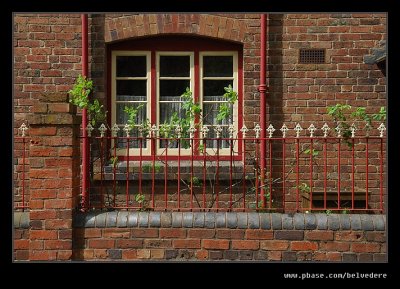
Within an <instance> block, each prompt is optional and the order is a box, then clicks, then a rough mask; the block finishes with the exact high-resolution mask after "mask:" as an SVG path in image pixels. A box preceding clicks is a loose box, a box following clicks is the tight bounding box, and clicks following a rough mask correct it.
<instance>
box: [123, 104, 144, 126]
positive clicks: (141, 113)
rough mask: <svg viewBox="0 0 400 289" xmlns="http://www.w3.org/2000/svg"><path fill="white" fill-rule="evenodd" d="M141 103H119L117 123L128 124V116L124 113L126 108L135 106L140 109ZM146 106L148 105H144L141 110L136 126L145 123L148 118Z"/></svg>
mask: <svg viewBox="0 0 400 289" xmlns="http://www.w3.org/2000/svg"><path fill="white" fill-rule="evenodd" d="M139 105H140V103H117V123H118V124H126V123H128V114H127V113H126V112H124V109H125V106H133V107H138V106H139ZM146 106H147V104H146V103H144V106H143V107H142V108H141V109H139V111H138V113H137V116H136V124H141V123H144V121H145V120H146V118H147V115H146Z"/></svg>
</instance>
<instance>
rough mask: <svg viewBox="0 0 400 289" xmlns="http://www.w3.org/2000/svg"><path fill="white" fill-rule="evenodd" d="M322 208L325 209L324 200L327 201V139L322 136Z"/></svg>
mask: <svg viewBox="0 0 400 289" xmlns="http://www.w3.org/2000/svg"><path fill="white" fill-rule="evenodd" d="M323 150H324V210H326V202H327V192H326V190H327V186H328V184H327V182H328V181H327V179H328V156H327V139H326V138H324V147H323Z"/></svg>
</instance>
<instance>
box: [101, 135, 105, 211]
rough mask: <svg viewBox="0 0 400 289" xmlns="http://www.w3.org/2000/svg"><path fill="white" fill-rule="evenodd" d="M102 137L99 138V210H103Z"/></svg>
mask: <svg viewBox="0 0 400 289" xmlns="http://www.w3.org/2000/svg"><path fill="white" fill-rule="evenodd" d="M103 150H104V137H101V138H100V208H101V209H103V208H104V184H103V179H104V166H103V165H104V160H103V158H104V152H103Z"/></svg>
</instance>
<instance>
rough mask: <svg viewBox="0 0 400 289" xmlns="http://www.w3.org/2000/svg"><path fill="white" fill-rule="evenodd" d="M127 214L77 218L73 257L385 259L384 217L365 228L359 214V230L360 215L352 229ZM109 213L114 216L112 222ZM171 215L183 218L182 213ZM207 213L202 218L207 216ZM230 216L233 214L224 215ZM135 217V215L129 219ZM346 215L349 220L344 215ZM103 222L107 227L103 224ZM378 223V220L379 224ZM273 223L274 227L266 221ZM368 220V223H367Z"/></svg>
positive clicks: (289, 220)
mask: <svg viewBox="0 0 400 289" xmlns="http://www.w3.org/2000/svg"><path fill="white" fill-rule="evenodd" d="M125 213H126V212H124V213H123V216H122V215H118V217H117V214H116V212H113V213H108V214H109V215H108V216H105V215H106V214H105V213H103V214H90V215H86V219H85V220H84V218H85V216H77V218H78V219H81V223H79V222H80V221H77V223H79V224H76V226H77V228H76V229H75V231H76V235H75V239H74V242H75V245H74V247H75V250H74V259H75V260H99V261H106V260H123V261H142V260H152V261H157V260H159V261H163V260H168V261H174V260H193V261H203V260H225V261H228V260H243V261H244V260H248V261H249V260H262V261H345V262H351V261H359V262H368V261H375V262H384V261H385V260H386V234H385V232H384V231H383V227H379V226H381V225H382V224H383V223H381V222H382V220H383V219H380V218H381V217H382V216H374V218H377V219H373V220H374V221H372V223H373V224H372V223H370V224H369V226H370V227H368V226H366V224H367V223H364V221H366V220H367V219H365V218H366V217H365V215H361V226H359V227H357V225H356V223H357V218H358V220H360V219H359V218H360V215H356V216H352V218H353V219H352V225H351V226H350V223H348V224H347V221H344V219H340V218H342V217H341V216H340V215H331V216H328V217H324V216H318V217H317V219H316V222H315V223H312V222H311V223H309V221H307V219H306V220H305V219H304V215H302V214H297V215H295V216H294V217H292V216H288V215H280V214H274V216H272V218H271V215H270V214H261V217H260V221H261V223H257V222H258V221H257V219H256V222H255V223H253V222H254V220H253V221H251V220H250V218H252V217H251V216H250V215H248V220H247V219H246V223H241V222H240V221H239V218H242V217H243V216H245V214H244V213H243V214H242V215H241V216H240V217H239V216H238V222H237V223H236V222H235V220H234V221H233V222H232V220H229V218H231V217H232V216H233V217H234V218H236V215H235V213H227V215H226V218H227V219H226V223H225V217H224V216H225V213H223V214H221V216H222V223H221V222H220V220H217V221H216V222H215V223H214V222H208V223H207V222H206V223H204V219H203V223H196V222H197V221H196V216H194V217H193V219H192V218H190V216H189V215H190V214H191V213H189V214H188V215H183V217H182V219H181V220H180V223H179V222H175V221H176V220H179V219H178V218H175V217H176V216H174V215H172V227H171V222H168V221H167V222H165V223H164V221H163V217H161V223H158V224H155V222H154V223H153V222H152V218H153V221H154V219H155V217H154V216H155V215H152V214H153V213H150V217H149V215H148V213H140V214H139V215H137V213H135V212H132V213H130V215H129V217H128V214H127V213H126V214H125ZM110 214H112V215H113V216H114V217H113V218H114V221H113V222H111V219H112V218H111V217H110V216H111V215H110ZM154 214H156V213H154ZM158 214H160V213H158ZM163 214H169V216H170V217H169V218H171V214H170V213H163ZM172 214H181V216H182V213H172ZM184 214H185V213H184ZM200 214H203V213H200ZM207 214H208V213H205V216H206V217H205V218H208V217H209V216H207ZM229 214H232V215H231V216H228V215H229ZM135 215H136V217H132V216H135ZM255 215H257V213H256V214H255ZM138 216H139V217H138ZM325 216H326V215H325ZM345 217H347V218H348V220H350V218H349V216H348V215H347V216H345ZM130 218H132V220H136V223H135V221H133V223H132V224H130V222H131V219H130ZM145 218H147V219H145ZM217 218H220V216H219V217H217ZM306 218H307V217H306ZM100 219H103V221H100ZM104 219H106V221H105V222H107V223H108V222H110V223H109V224H107V225H105V223H104ZM127 219H128V221H127ZM167 219H168V218H167ZM261 219H263V220H261ZM284 219H285V220H284ZM334 219H336V221H335V220H334ZM378 219H380V221H377V220H378ZM182 220H183V222H182ZM188 220H190V221H193V223H191V222H189V221H188ZM271 220H272V225H271V223H269V222H271ZM339 220H340V221H339ZM371 220H372V219H368V222H369V221H371ZM120 221H121V222H120ZM159 222H160V221H159ZM247 222H248V223H247ZM281 222H282V223H281ZM353 223H354V224H353ZM378 223H381V224H378ZM346 224H347V225H346ZM292 226H293V227H292ZM371 226H372V227H371ZM290 227H291V229H289V228H290ZM378 227H379V228H378ZM341 228H347V229H341Z"/></svg>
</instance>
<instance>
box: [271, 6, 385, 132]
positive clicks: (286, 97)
mask: <svg viewBox="0 0 400 289" xmlns="http://www.w3.org/2000/svg"><path fill="white" fill-rule="evenodd" d="M268 27H269V32H268V48H269V49H268V60H267V63H268V69H267V73H268V74H267V79H268V81H269V91H270V93H269V96H268V98H267V102H268V107H269V116H270V117H269V118H270V121H271V122H272V123H273V124H275V123H278V124H279V123H282V122H285V123H286V124H287V125H288V126H290V127H294V125H295V124H296V122H302V123H305V124H310V123H311V122H314V123H315V124H318V127H321V125H322V124H323V121H331V119H330V118H329V117H328V116H327V115H326V107H327V106H330V105H335V104H336V103H347V104H350V105H352V106H355V107H359V106H364V107H367V108H368V111H369V112H377V110H379V107H380V106H385V104H386V81H385V77H384V75H383V74H382V72H381V71H380V70H379V69H378V67H377V66H376V65H369V64H364V56H365V55H369V54H372V49H373V48H376V47H379V46H380V43H381V41H382V40H386V15H385V14H372V13H371V14H356V13H354V14H271V15H270V16H269V25H268ZM299 48H325V49H326V54H327V57H326V64H317V65H316V64H299V61H298V55H299V52H298V50H299Z"/></svg>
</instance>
